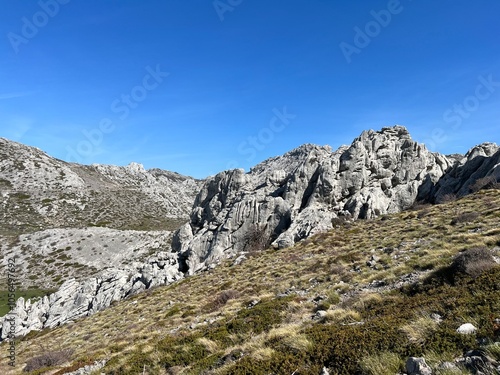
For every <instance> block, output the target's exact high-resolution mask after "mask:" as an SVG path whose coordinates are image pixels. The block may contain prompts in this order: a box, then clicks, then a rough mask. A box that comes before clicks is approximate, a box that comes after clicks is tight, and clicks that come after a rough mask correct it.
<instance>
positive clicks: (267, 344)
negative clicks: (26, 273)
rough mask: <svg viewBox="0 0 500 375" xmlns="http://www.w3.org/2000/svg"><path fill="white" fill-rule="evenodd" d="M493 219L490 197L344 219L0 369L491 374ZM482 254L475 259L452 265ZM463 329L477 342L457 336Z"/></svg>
mask: <svg viewBox="0 0 500 375" xmlns="http://www.w3.org/2000/svg"><path fill="white" fill-rule="evenodd" d="M499 222H500V191H499V190H483V191H481V192H479V193H476V194H474V195H469V196H467V197H464V198H462V199H459V200H456V201H453V202H449V203H446V204H441V205H436V206H430V205H428V206H424V207H421V209H419V210H413V211H405V212H401V213H397V214H392V215H384V216H382V217H379V218H376V219H369V220H358V221H355V222H351V223H349V222H345V223H343V224H339V226H338V227H337V228H335V229H333V230H331V231H329V232H326V233H321V234H317V235H314V236H311V237H310V238H309V239H307V240H305V241H302V242H300V243H299V244H296V245H294V246H292V247H290V248H287V249H285V250H281V251H276V250H272V249H270V250H267V251H263V252H261V253H255V254H254V256H252V257H250V258H249V259H248V260H245V261H243V263H241V264H235V262H234V261H226V262H224V263H223V264H221V265H220V266H219V267H217V268H215V269H213V270H210V271H208V272H203V273H200V274H198V275H195V276H192V277H189V278H187V279H185V280H183V281H182V282H180V283H175V284H172V285H170V286H167V287H160V288H157V289H155V290H152V291H151V292H149V293H143V294H140V295H137V296H135V297H132V298H130V299H127V300H125V301H122V302H118V303H117V304H115V305H114V306H112V307H111V308H109V309H107V310H105V311H103V312H100V313H99V314H96V315H93V316H90V317H88V318H85V319H81V320H78V321H76V322H75V323H73V324H70V325H66V326H63V327H58V328H55V329H52V330H44V331H43V332H41V333H38V334H32V335H30V336H29V337H25V338H22V339H21V340H20V342H19V343H18V345H17V353H18V354H17V361H18V366H17V368H16V369H12V368H10V367H8V366H7V361H6V359H4V358H2V360H1V361H0V370H1V371H2V373H5V374H20V373H21V371H22V368H23V367H24V366H25V365H24V364H25V363H26V362H28V363H37V362H36V361H34V360H32V359H35V358H38V357H39V356H42V358H44V356H45V357H47V356H49V355H50V354H51V353H55V352H60V351H62V350H69V351H68V352H66V354H65V357H64V361H63V362H64V363H61V364H59V365H54V366H53V367H51V368H53V369H57V368H66V369H67V370H66V371H69V369H73V370H74V369H76V368H79V367H82V366H83V365H84V364H88V363H94V362H96V361H105V362H106V365H105V367H104V368H103V369H102V370H99V371H98V373H99V372H104V373H106V374H137V373H147V374H164V373H167V374H201V373H205V374H219V375H222V374H248V373H252V374H256V375H259V374H268V373H271V372H272V373H275V374H291V373H293V372H295V373H296V374H297V375H298V374H307V375H310V374H320V373H321V371H322V368H323V367H326V368H329V370H330V373H337V374H355V373H362V374H373V375H375V374H377V375H379V374H382V373H397V372H403V371H404V367H405V365H404V363H405V361H406V359H407V358H408V357H409V356H424V357H425V358H426V359H427V362H428V363H429V365H430V366H431V367H433V368H434V371H435V373H441V372H439V371H441V370H439V368H440V366H445V363H446V362H451V363H452V364H453V366H460V367H462V370H457V369H455V370H453V371H462V372H459V373H469V372H468V370H466V366H468V365H470V364H471V363H472V364H474V363H477V362H474V361H478V360H481V361H482V360H483V359H482V358H483V357H480V355H483V354H485V353H488V356H489V358H490V359H491V361H490V360H488V361H490V362H488V364H491V366H493V365H494V361H495V360H496V361H500V348H499V344H495V341H500V330H499V328H500V326H499V325H498V323H496V322H497V321H498V322H500V284H499V280H500V267H499V266H498V264H495V262H494V261H493V260H491V259H493V258H491V256H492V255H493V256H495V257H496V258H495V259H496V262H497V263H498V261H499V259H500V258H499V256H500V231H499V229H498V227H499V226H498V224H499ZM477 248H482V249H484V250H482V254H483V258H480V259H476V260H473V261H472V262H469V263H467V262H466V263H465V264H466V265H467V267H459V266H460V265H461V264H462V263H461V262H457V261H455V262H453V259H455V257H456V255H457V254H459V253H460V252H463V253H462V254H467V252H464V251H466V250H469V251H470V250H471V249H477ZM488 254H490V255H488ZM458 259H462V260H463V259H464V257H463V256H462V258H460V257H459V258H458ZM450 264H454V265H455V266H454V267H449V265H450ZM473 266H475V267H473ZM478 266H479V267H478ZM464 323H473V324H474V325H475V326H476V327H477V328H478V331H477V333H475V334H472V335H462V334H459V333H457V332H456V329H457V328H458V327H460V326H461V325H462V324H464ZM478 341H480V343H481V344H478ZM0 349H1V350H6V344H5V343H4V344H2V345H1V347H0ZM471 349H478V351H476V352H474V353H476V354H474V353H472V354H467V353H468V351H469V350H471ZM479 349H480V350H479ZM464 353H465V354H466V355H465V356H464ZM477 353H483V354H477ZM478 356H479V357H478ZM477 358H479V359H477ZM484 358H486V357H484ZM30 360H32V361H30ZM455 360H456V362H454V361H455ZM446 366H451V365H450V364H449V363H448V364H447V365H446ZM382 371H383V372H382ZM391 371H392V372H391ZM442 371H444V370H442ZM449 371H452V370H449ZM491 371H493V372H491V373H495V372H494V371H495V370H491ZM53 372H55V371H51V372H50V370H49V369H47V372H46V373H53ZM63 372H64V371H62V372H61V373H63ZM470 372H471V373H472V372H473V369H472V368H470ZM442 373H445V372H442ZM448 373H449V372H448Z"/></svg>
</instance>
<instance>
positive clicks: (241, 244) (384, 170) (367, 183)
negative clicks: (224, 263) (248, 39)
mask: <svg viewBox="0 0 500 375" xmlns="http://www.w3.org/2000/svg"><path fill="white" fill-rule="evenodd" d="M452 165H453V163H452V161H450V160H449V159H448V158H446V157H445V156H443V155H440V154H438V153H432V152H430V151H428V150H427V149H426V147H425V146H424V145H422V144H418V143H417V142H415V141H413V140H412V139H411V137H410V134H409V133H408V131H407V130H406V128H404V127H402V126H395V127H391V128H383V129H382V130H381V131H378V132H375V131H372V130H370V131H365V132H363V133H362V134H361V136H360V137H358V138H356V139H355V140H354V142H353V143H352V144H351V146H349V147H347V146H342V147H340V148H339V149H338V150H337V151H334V152H332V150H331V149H330V148H329V147H328V146H325V147H320V146H314V145H303V146H301V147H299V148H297V149H296V150H293V151H291V152H289V153H287V154H285V155H283V156H280V157H276V158H272V159H269V160H266V161H264V162H263V163H261V164H259V165H257V166H256V167H255V168H253V169H252V170H251V171H250V172H249V173H246V174H245V173H244V172H243V171H242V170H232V171H226V172H222V173H219V174H218V175H216V176H214V177H212V178H209V179H207V181H206V182H205V184H204V185H203V187H202V188H201V191H200V192H199V194H198V196H197V197H196V200H195V204H194V208H193V211H192V213H191V220H190V222H189V223H187V224H185V225H184V226H183V227H181V228H180V229H179V230H178V231H177V232H176V234H175V236H174V240H173V248H174V250H175V251H178V252H179V253H180V254H181V258H182V264H183V267H184V270H185V271H188V272H189V273H194V272H196V271H197V270H200V269H203V268H204V267H206V266H207V265H209V264H213V263H216V262H217V261H218V260H220V259H222V258H225V257H231V256H233V255H235V254H237V253H238V252H241V251H244V250H246V246H247V244H248V241H247V239H248V237H249V234H250V235H251V233H252V232H255V231H257V232H260V233H261V235H262V236H264V237H266V238H267V239H269V242H272V244H273V245H274V246H275V247H278V248H282V247H286V246H290V245H291V244H293V243H294V242H297V241H299V240H301V239H303V238H306V237H308V236H310V235H311V234H313V233H316V232H319V231H324V230H327V229H330V228H331V227H332V219H333V218H336V217H344V218H353V219H357V218H372V217H374V216H377V215H380V214H385V213H391V212H398V211H401V210H403V209H405V208H408V207H410V206H411V205H412V204H413V203H414V202H415V199H416V198H417V195H418V194H419V191H420V192H422V191H424V190H427V191H428V192H430V191H431V189H432V187H433V185H434V184H435V183H437V182H438V181H439V179H440V178H441V177H442V176H443V175H444V174H445V172H446V171H447V170H448V169H449V168H451V167H452ZM424 184H426V186H423V185H424Z"/></svg>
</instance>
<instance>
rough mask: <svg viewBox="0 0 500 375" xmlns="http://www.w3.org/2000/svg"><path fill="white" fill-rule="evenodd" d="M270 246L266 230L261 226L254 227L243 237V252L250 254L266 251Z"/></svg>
mask: <svg viewBox="0 0 500 375" xmlns="http://www.w3.org/2000/svg"><path fill="white" fill-rule="evenodd" d="M269 245H270V241H269V237H268V236H267V234H266V230H265V228H262V227H261V225H259V224H255V225H253V226H252V227H251V228H250V229H249V230H248V231H247V233H245V235H244V236H243V250H244V251H248V252H249V253H250V254H252V253H257V252H259V251H262V250H264V249H266V248H267V247H268V246H269Z"/></svg>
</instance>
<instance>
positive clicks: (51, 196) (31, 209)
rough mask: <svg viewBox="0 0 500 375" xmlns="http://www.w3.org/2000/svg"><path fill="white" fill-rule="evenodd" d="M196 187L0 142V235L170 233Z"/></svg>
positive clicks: (164, 174) (172, 177)
mask: <svg viewBox="0 0 500 375" xmlns="http://www.w3.org/2000/svg"><path fill="white" fill-rule="evenodd" d="M200 184H201V181H199V180H195V179H193V178H191V177H186V176H182V175H180V174H178V173H174V172H169V171H163V170H160V169H151V170H145V169H144V167H143V166H142V165H141V164H137V163H131V164H130V165H128V166H126V167H116V166H107V165H98V164H94V165H79V164H74V163H66V162H64V161H62V160H58V159H54V158H52V157H50V156H48V155H47V154H46V153H44V152H43V151H41V150H39V149H37V148H34V147H29V146H25V145H22V144H19V143H16V142H12V141H8V140H6V139H4V138H0V214H1V220H2V223H3V225H2V226H1V228H0V229H1V232H0V234H1V235H14V236H15V235H17V234H20V233H26V232H34V231H38V230H44V229H48V228H58V227H65V228H67V227H71V228H84V227H88V226H101V227H108V228H115V229H139V230H143V229H148V230H151V229H158V230H164V229H167V227H168V229H170V230H172V229H176V227H177V225H178V224H179V220H184V219H185V218H186V217H187V215H188V213H189V211H190V209H191V206H192V202H193V198H194V196H195V195H196V193H197V192H198V190H199V186H200Z"/></svg>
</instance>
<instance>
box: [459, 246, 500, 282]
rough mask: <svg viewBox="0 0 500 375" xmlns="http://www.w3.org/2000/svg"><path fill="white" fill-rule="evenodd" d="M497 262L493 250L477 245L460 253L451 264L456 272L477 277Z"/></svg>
mask: <svg viewBox="0 0 500 375" xmlns="http://www.w3.org/2000/svg"><path fill="white" fill-rule="evenodd" d="M495 264H496V262H495V259H494V258H493V255H492V254H491V252H490V251H489V250H488V249H487V248H485V247H477V248H473V249H469V250H466V251H463V252H461V253H459V254H458V255H457V256H456V257H455V260H454V261H453V263H452V265H451V270H452V271H453V272H454V273H461V274H466V275H469V276H472V277H477V276H479V275H480V274H482V273H483V272H484V271H487V270H489V269H491V268H492V267H493V266H494V265H495Z"/></svg>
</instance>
